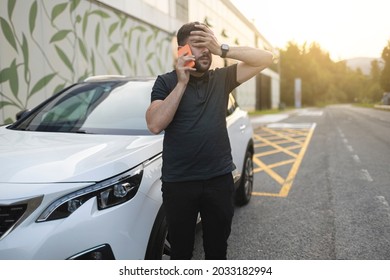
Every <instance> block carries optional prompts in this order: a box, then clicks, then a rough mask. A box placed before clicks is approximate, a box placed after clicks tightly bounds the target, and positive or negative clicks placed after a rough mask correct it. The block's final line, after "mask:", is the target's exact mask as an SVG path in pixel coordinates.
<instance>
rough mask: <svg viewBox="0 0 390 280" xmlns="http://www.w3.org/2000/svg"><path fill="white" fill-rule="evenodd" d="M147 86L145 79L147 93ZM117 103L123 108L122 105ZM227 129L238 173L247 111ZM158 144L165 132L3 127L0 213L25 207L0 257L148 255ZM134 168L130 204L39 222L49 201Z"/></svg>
mask: <svg viewBox="0 0 390 280" xmlns="http://www.w3.org/2000/svg"><path fill="white" fill-rule="evenodd" d="M140 85H141V84H135V85H134V83H133V84H132V85H128V84H125V85H123V86H121V87H120V89H119V90H120V91H121V92H122V93H120V94H125V93H126V91H128V90H131V89H134V87H136V89H137V91H140V90H141V89H142V85H141V86H140ZM152 85H153V82H150V81H149V82H148V87H150V88H147V90H148V91H149V92H150V90H151V86H152ZM117 94H118V92H117ZM112 100H113V99H110V102H111V101H112ZM136 102H137V103H135V104H137V105H134V106H138V107H140V108H143V107H145V106H147V104H148V102H147V101H145V100H136ZM122 103H123V102H122ZM122 105H123V107H124V108H127V104H122ZM124 110H125V109H122V111H121V112H120V113H121V114H122V113H123V114H124V113H125V112H124ZM145 110H146V107H145ZM142 121H144V120H142ZM97 124H99V122H97ZM116 124H117V125H118V127H121V125H122V124H118V123H116ZM227 128H228V132H229V137H230V142H231V146H232V156H233V161H234V163H235V165H236V167H237V170H238V173H240V172H241V171H242V168H243V164H244V157H245V151H246V149H247V146H248V143H249V141H251V137H252V133H253V132H252V128H251V125H250V122H249V118H248V117H247V113H246V112H245V111H242V110H240V109H239V108H236V109H235V111H234V112H232V114H230V115H229V116H228V117H227ZM137 129H139V128H137ZM162 141H163V135H162V134H161V135H136V136H133V135H104V134H82V133H62V132H42V131H23V130H13V129H8V128H7V127H5V126H4V127H0V165H1V168H0V209H1V207H2V206H4V207H10V206H13V205H17V204H21V203H24V202H26V201H29V203H30V204H29V206H28V208H27V210H26V212H25V214H24V215H23V216H22V217H21V218H20V219H19V221H18V222H16V223H15V225H14V226H13V227H11V228H10V229H9V230H8V231H6V232H5V234H3V235H2V236H0V259H68V258H73V257H75V256H78V255H79V254H82V253H83V252H85V251H88V250H90V249H92V248H96V247H98V246H101V245H102V244H109V246H110V248H111V249H112V252H113V254H114V257H115V259H143V258H145V252H146V247H147V245H148V241H149V237H150V234H151V231H152V227H153V224H154V222H155V220H156V216H157V213H158V212H159V210H160V208H161V204H162V197H161V180H160V178H161V166H162V157H161V154H162ZM139 165H142V166H143V175H142V180H141V183H140V185H139V189H138V191H137V193H136V194H135V196H134V197H133V198H131V199H130V200H129V201H127V202H124V203H121V204H119V205H116V206H112V207H110V208H107V209H103V210H99V209H98V201H97V198H96V197H92V198H90V199H89V200H87V201H86V202H85V203H84V204H82V205H81V206H80V207H79V208H77V210H76V211H74V212H73V213H72V214H70V215H69V216H68V217H66V218H60V219H56V220H50V221H41V222H37V220H38V218H40V216H41V215H42V213H43V212H44V211H45V210H46V209H47V208H48V207H49V206H50V205H51V204H52V203H53V202H54V201H58V200H59V199H60V198H62V197H64V196H66V195H68V194H70V193H73V192H75V191H79V190H81V189H84V188H86V187H89V186H94V185H95V184H96V183H98V182H102V181H104V180H107V179H108V178H111V177H114V176H117V175H119V174H121V173H124V172H127V171H129V170H130V169H132V168H134V167H136V166H139ZM31 201H32V202H31Z"/></svg>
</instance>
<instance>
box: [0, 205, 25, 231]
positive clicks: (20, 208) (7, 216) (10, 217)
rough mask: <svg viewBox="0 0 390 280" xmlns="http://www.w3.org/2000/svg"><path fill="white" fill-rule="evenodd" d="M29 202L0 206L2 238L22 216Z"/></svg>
mask: <svg viewBox="0 0 390 280" xmlns="http://www.w3.org/2000/svg"><path fill="white" fill-rule="evenodd" d="M26 209H27V204H18V205H12V206H0V238H1V237H2V236H3V234H4V233H6V232H7V231H8V230H9V229H10V228H12V227H13V226H14V225H15V224H16V223H17V221H18V220H19V219H20V218H21V217H22V215H23V214H24V212H25V211H26Z"/></svg>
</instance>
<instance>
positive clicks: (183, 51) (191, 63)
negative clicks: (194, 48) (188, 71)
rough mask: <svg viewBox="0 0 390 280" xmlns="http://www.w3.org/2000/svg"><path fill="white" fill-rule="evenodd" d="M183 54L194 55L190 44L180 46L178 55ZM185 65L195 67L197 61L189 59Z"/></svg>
mask: <svg viewBox="0 0 390 280" xmlns="http://www.w3.org/2000/svg"><path fill="white" fill-rule="evenodd" d="M183 54H186V55H192V52H191V48H190V45H188V44H186V45H184V46H183V47H180V48H179V50H178V56H182V55H183ZM184 66H188V67H191V68H193V67H194V66H195V61H192V60H191V61H188V62H187V63H186V64H185V65H184Z"/></svg>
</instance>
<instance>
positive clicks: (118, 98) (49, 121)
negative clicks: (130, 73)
mask: <svg viewBox="0 0 390 280" xmlns="http://www.w3.org/2000/svg"><path fill="white" fill-rule="evenodd" d="M151 88H152V82H150V81H131V82H99V83H96V82H95V83H82V84H79V85H77V86H75V87H72V88H70V89H69V90H67V91H65V92H64V93H62V94H61V95H59V96H57V97H56V98H54V99H52V100H50V101H49V102H47V104H45V105H44V106H42V108H40V109H39V110H37V111H36V112H33V113H32V114H31V115H30V116H29V117H28V118H27V119H25V120H24V121H23V122H22V123H20V124H18V125H17V126H16V127H14V129H23V130H33V131H47V132H74V133H94V134H149V130H148V128H147V125H146V121H145V112H146V109H147V107H148V106H149V103H150V92H151Z"/></svg>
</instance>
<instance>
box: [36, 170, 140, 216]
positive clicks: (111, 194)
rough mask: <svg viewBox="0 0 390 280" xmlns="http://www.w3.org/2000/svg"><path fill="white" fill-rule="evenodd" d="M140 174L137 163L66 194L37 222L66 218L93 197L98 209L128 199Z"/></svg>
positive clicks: (133, 193)
mask: <svg viewBox="0 0 390 280" xmlns="http://www.w3.org/2000/svg"><path fill="white" fill-rule="evenodd" d="M142 174H143V165H139V166H137V167H135V168H133V169H131V170H130V171H127V172H125V173H122V174H120V175H118V176H115V177H112V178H110V179H107V180H104V181H102V182H99V183H96V184H94V185H92V186H89V187H86V188H83V189H81V190H78V191H75V192H72V193H70V194H67V195H65V196H63V197H61V198H59V199H57V200H56V201H54V202H53V203H52V204H50V206H49V207H48V208H46V210H45V211H43V213H42V214H41V215H40V216H39V218H38V219H37V222H45V221H50V220H56V219H63V218H66V217H68V216H69V215H70V214H72V213H73V212H74V211H76V210H77V209H78V208H79V207H80V206H81V205H83V204H84V203H85V202H86V201H88V200H89V199H90V198H93V197H96V198H97V202H98V209H99V210H103V209H106V208H109V207H112V206H115V205H118V204H121V203H124V202H126V201H129V200H130V199H132V198H133V197H134V196H135V194H136V193H137V191H138V188H139V186H140V184H141V179H142Z"/></svg>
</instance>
